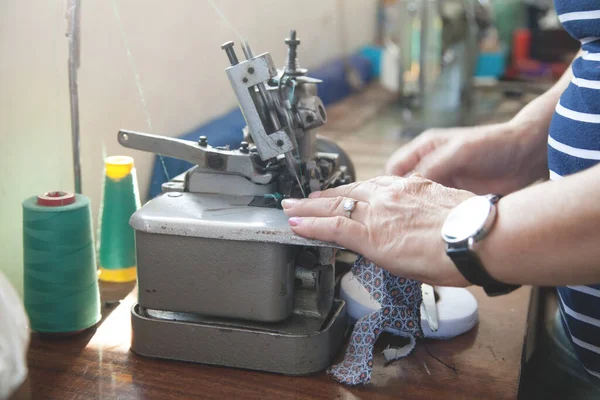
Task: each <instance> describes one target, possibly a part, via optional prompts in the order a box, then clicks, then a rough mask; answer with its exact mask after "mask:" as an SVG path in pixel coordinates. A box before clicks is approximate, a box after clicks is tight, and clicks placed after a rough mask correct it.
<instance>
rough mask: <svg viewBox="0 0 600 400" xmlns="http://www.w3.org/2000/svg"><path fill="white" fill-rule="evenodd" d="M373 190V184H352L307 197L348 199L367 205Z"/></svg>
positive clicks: (313, 193)
mask: <svg viewBox="0 0 600 400" xmlns="http://www.w3.org/2000/svg"><path fill="white" fill-rule="evenodd" d="M374 190H375V185H374V184H373V182H368V181H367V182H354V183H350V184H348V185H343V186H338V187H335V188H332V189H327V190H324V191H322V192H312V193H311V194H310V195H309V196H308V197H309V198H311V199H314V198H323V197H349V198H351V199H354V200H360V201H364V202H365V203H368V202H369V199H370V197H371V194H372V193H373V191H374Z"/></svg>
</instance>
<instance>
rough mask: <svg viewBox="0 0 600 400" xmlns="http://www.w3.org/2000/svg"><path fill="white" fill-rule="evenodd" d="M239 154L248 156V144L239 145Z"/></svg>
mask: <svg viewBox="0 0 600 400" xmlns="http://www.w3.org/2000/svg"><path fill="white" fill-rule="evenodd" d="M240 152H241V153H244V154H248V153H249V152H250V150H249V149H248V142H242V143H240Z"/></svg>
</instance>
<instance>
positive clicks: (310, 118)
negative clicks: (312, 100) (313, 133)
mask: <svg viewBox="0 0 600 400" xmlns="http://www.w3.org/2000/svg"><path fill="white" fill-rule="evenodd" d="M314 120H315V119H314V118H313V116H312V115H308V116H307V117H306V122H308V123H309V124H311V123H312V122H313V121H314Z"/></svg>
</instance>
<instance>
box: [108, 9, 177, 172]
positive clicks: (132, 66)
mask: <svg viewBox="0 0 600 400" xmlns="http://www.w3.org/2000/svg"><path fill="white" fill-rule="evenodd" d="M113 13H114V14H115V18H116V19H117V25H119V30H120V31H121V38H122V39H123V44H124V45H125V50H126V52H127V60H128V61H129V67H130V69H131V73H132V74H133V77H134V81H135V86H136V88H137V91H138V94H139V96H140V102H141V103H142V109H143V110H144V114H145V116H146V123H147V124H148V128H149V129H150V133H154V127H153V126H152V119H151V118H150V111H148V105H147V103H146V96H144V88H143V87H142V82H141V80H140V75H139V74H138V73H137V68H136V67H135V62H134V60H133V54H132V53H131V48H130V47H129V41H128V40H127V35H126V34H125V28H124V27H123V23H122V22H121V13H120V12H119V7H118V5H117V0H113ZM158 158H159V160H160V164H161V166H162V169H163V172H164V174H165V178H166V179H167V181H169V180H171V178H169V172H168V171H167V165H166V164H165V160H164V157H163V156H162V154H158Z"/></svg>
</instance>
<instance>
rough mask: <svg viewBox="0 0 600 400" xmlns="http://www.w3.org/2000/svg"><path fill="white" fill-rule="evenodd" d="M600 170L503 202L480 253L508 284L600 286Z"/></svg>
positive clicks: (531, 189) (544, 185)
mask: <svg viewBox="0 0 600 400" xmlns="http://www.w3.org/2000/svg"><path fill="white" fill-rule="evenodd" d="M599 183H600V165H598V166H596V167H594V168H590V169H588V170H586V171H584V172H581V173H578V174H574V175H572V176H570V177H568V178H565V179H562V180H559V181H549V182H545V183H542V184H539V185H535V186H532V187H529V188H527V189H524V190H521V191H519V192H515V193H513V194H511V195H509V196H506V197H504V198H503V199H502V200H500V202H499V204H498V219H497V221H496V224H495V226H494V228H493V229H492V232H491V233H490V235H489V236H488V237H487V238H485V239H484V240H483V241H482V242H481V247H480V248H479V249H478V250H477V252H478V254H479V256H480V257H481V259H482V262H483V265H485V267H486V269H487V270H488V271H489V273H490V274H491V275H492V276H494V277H495V278H496V279H498V280H500V281H503V282H507V283H519V284H532V285H540V286H545V285H548V286H560V285H570V284H573V285H578V284H594V283H599V282H600V207H599V206H598V199H600V184H599Z"/></svg>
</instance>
